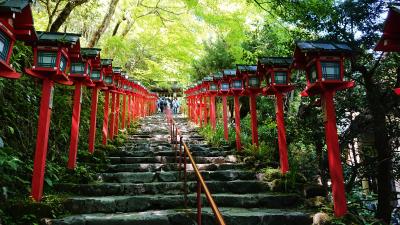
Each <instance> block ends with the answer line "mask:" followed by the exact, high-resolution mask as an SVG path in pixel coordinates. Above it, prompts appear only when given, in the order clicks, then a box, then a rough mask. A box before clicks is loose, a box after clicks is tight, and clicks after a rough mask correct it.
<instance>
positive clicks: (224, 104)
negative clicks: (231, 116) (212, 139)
mask: <svg viewBox="0 0 400 225" xmlns="http://www.w3.org/2000/svg"><path fill="white" fill-rule="evenodd" d="M226 98H227V97H226V95H223V96H222V118H223V120H224V137H225V140H227V141H228V140H229V130H228V106H227V100H226Z"/></svg>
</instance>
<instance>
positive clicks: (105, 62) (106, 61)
mask: <svg viewBox="0 0 400 225" xmlns="http://www.w3.org/2000/svg"><path fill="white" fill-rule="evenodd" d="M112 61H113V59H101V65H102V66H111V65H112Z"/></svg>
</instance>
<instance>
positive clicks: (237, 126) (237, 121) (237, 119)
mask: <svg viewBox="0 0 400 225" xmlns="http://www.w3.org/2000/svg"><path fill="white" fill-rule="evenodd" d="M234 104H235V131H236V149H237V151H239V152H240V151H242V142H241V137H240V109H239V104H240V103H239V95H235V96H234Z"/></svg>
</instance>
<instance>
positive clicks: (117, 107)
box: [114, 93, 121, 136]
mask: <svg viewBox="0 0 400 225" xmlns="http://www.w3.org/2000/svg"><path fill="white" fill-rule="evenodd" d="M119 97H120V94H119V93H117V94H116V99H115V119H114V121H115V123H114V136H118V133H119V115H120V110H121V107H120V104H121V103H120V101H119Z"/></svg>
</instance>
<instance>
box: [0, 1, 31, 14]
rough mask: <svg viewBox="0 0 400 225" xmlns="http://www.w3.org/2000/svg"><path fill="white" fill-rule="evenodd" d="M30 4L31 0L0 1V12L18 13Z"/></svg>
mask: <svg viewBox="0 0 400 225" xmlns="http://www.w3.org/2000/svg"><path fill="white" fill-rule="evenodd" d="M31 2H32V1H31V0H2V1H0V12H9V11H11V12H18V13H20V12H22V10H23V9H24V8H25V7H26V6H27V5H28V4H30V3H31Z"/></svg>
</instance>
